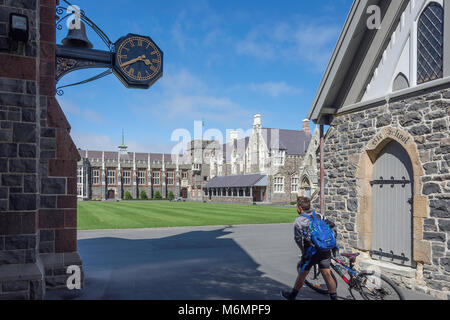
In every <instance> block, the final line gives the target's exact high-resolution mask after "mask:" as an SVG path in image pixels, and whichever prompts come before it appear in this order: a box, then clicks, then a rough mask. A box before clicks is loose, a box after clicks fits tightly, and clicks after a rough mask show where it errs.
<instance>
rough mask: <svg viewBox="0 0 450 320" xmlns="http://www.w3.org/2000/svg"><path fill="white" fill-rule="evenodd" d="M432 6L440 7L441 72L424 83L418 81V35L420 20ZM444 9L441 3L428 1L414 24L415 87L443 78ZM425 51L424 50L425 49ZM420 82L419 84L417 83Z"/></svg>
mask: <svg viewBox="0 0 450 320" xmlns="http://www.w3.org/2000/svg"><path fill="white" fill-rule="evenodd" d="M432 5H438V6H440V9H442V14H443V16H442V32H443V39H442V70H440V71H439V73H440V75H438V77H436V78H433V79H429V80H426V81H421V80H419V78H420V77H419V58H420V56H421V53H420V52H421V51H420V43H419V35H420V33H419V32H420V30H419V28H420V26H421V21H422V18H423V17H424V14H425V12H426V11H427V10H428V9H429V8H430V6H432ZM445 18H446V17H445V8H444V6H443V3H441V2H440V1H429V2H427V3H426V4H425V6H424V9H423V10H422V11H421V12H420V14H419V16H418V19H417V20H416V23H415V27H414V29H415V30H414V35H415V39H414V45H415V56H416V57H415V61H414V65H415V70H414V74H415V75H414V77H415V85H416V86H419V85H423V84H426V83H429V82H432V81H435V80H439V79H442V78H443V77H444V65H445V61H444V59H445V52H444V50H445V43H444V42H445ZM425 49H426V48H425ZM419 81H420V82H419ZM410 85H411V81H410Z"/></svg>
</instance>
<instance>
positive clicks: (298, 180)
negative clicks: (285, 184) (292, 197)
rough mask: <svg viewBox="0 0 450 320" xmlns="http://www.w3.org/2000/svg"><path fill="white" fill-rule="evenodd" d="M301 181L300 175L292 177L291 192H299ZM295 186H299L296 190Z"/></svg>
mask: <svg viewBox="0 0 450 320" xmlns="http://www.w3.org/2000/svg"><path fill="white" fill-rule="evenodd" d="M295 181H297V182H296V183H294V182H295ZM299 182H300V178H299V177H298V175H293V176H292V177H291V193H298V192H299V190H300V188H299ZM293 186H297V187H296V189H295V190H294V188H293Z"/></svg>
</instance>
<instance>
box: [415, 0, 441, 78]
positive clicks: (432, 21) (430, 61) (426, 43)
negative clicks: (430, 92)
mask: <svg viewBox="0 0 450 320" xmlns="http://www.w3.org/2000/svg"><path fill="white" fill-rule="evenodd" d="M443 57H444V9H443V8H442V6H441V5H440V4H439V3H436V2H432V3H430V4H429V5H428V7H427V8H426V9H425V10H424V11H423V13H422V15H421V16H420V19H419V24H418V28H417V84H421V83H425V82H428V81H432V80H435V79H439V78H442V77H443V71H444V59H443Z"/></svg>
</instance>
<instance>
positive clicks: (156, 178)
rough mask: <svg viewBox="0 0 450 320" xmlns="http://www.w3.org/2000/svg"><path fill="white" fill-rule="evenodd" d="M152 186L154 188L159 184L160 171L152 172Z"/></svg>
mask: <svg viewBox="0 0 450 320" xmlns="http://www.w3.org/2000/svg"><path fill="white" fill-rule="evenodd" d="M152 178H153V179H152V184H153V185H155V186H159V185H160V184H161V172H160V171H153V174H152Z"/></svg>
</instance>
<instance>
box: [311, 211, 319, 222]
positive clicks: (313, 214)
mask: <svg viewBox="0 0 450 320" xmlns="http://www.w3.org/2000/svg"><path fill="white" fill-rule="evenodd" d="M312 216H313V219H314V221H318V220H319V219H317V214H316V211H315V210H314V211H313V212H312Z"/></svg>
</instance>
